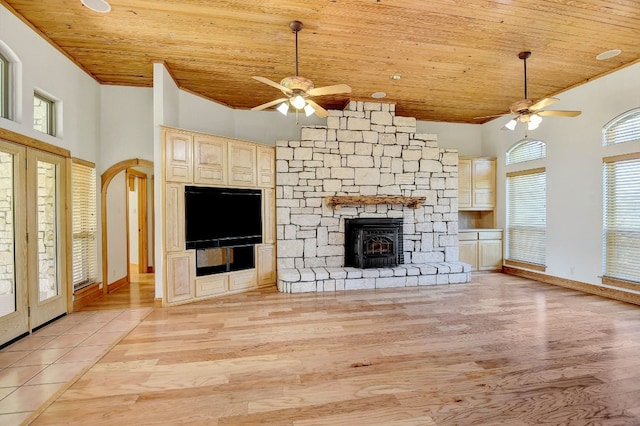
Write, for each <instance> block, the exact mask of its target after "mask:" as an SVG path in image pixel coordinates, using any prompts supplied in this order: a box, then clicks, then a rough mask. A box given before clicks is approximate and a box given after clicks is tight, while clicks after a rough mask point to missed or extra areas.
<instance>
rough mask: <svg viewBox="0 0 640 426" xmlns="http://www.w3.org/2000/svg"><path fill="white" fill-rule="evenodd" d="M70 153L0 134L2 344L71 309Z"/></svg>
mask: <svg viewBox="0 0 640 426" xmlns="http://www.w3.org/2000/svg"><path fill="white" fill-rule="evenodd" d="M65 181H66V164H65V158H64V157H61V156H58V155H54V154H50V153H47V152H44V151H40V150H37V149H34V148H28V147H24V146H20V145H17V144H13V143H9V142H5V141H1V140H0V194H1V195H0V345H1V344H4V343H7V342H10V341H11V340H13V339H15V338H17V337H20V336H22V335H25V334H27V333H30V332H31V331H32V330H33V329H35V328H37V327H38V326H40V325H42V324H45V323H47V322H48V321H50V320H52V319H55V318H57V317H59V316H61V315H64V314H65V313H66V312H67V274H66V270H67V268H66V249H65V246H66V245H65V241H66V216H65V209H64V207H65V200H66V185H65Z"/></svg>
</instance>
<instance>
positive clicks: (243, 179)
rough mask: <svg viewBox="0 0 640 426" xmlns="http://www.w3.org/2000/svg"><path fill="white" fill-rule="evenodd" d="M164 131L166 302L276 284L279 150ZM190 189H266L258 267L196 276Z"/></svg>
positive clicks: (181, 132) (185, 131) (242, 142)
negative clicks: (188, 235)
mask: <svg viewBox="0 0 640 426" xmlns="http://www.w3.org/2000/svg"><path fill="white" fill-rule="evenodd" d="M162 132H163V133H162V134H163V138H162V139H163V144H162V147H163V154H162V155H163V158H164V161H165V164H164V167H163V169H164V176H163V177H162V179H163V181H162V184H163V188H164V193H163V197H164V198H163V206H164V209H163V210H164V218H163V237H164V250H163V254H164V259H165V261H166V268H165V271H166V272H165V280H164V298H163V300H164V303H165V304H166V305H172V304H178V303H185V302H189V301H194V300H199V299H204V298H209V297H215V296H218V295H223V294H229V293H233V292H238V291H246V290H249V289H254V288H257V287H259V286H267V285H273V284H274V283H275V282H276V253H275V252H276V246H275V226H276V224H275V148H274V147H271V146H265V145H260V144H257V143H253V142H247V141H240V140H237V139H230V138H225V137H221V136H215V135H207V134H203V133H197V132H190V131H187V130H181V129H174V128H168V127H165V128H163V130H162ZM185 185H197V186H217V187H230V188H255V189H260V190H261V191H262V234H263V238H262V244H257V245H256V246H255V247H254V250H255V251H254V264H255V267H254V268H251V269H242V270H238V271H232V272H224V273H219V274H212V275H207V276H200V277H196V251H195V250H186V246H185V204H184V202H185V193H184V189H185ZM212 208H214V207H212Z"/></svg>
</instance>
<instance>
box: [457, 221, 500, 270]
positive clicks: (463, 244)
mask: <svg viewBox="0 0 640 426" xmlns="http://www.w3.org/2000/svg"><path fill="white" fill-rule="evenodd" d="M458 251H459V253H460V261H462V262H465V263H468V264H469V265H471V271H494V270H500V269H502V230H501V229H473V230H460V231H459V233H458Z"/></svg>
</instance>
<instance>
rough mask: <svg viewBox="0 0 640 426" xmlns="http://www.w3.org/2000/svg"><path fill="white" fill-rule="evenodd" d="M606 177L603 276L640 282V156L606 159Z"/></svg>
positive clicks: (604, 190) (604, 179) (604, 185)
mask: <svg viewBox="0 0 640 426" xmlns="http://www.w3.org/2000/svg"><path fill="white" fill-rule="evenodd" d="M621 158H622V159H621ZM602 176H603V197H604V200H603V233H602V240H603V241H602V244H603V248H604V250H603V251H604V256H603V267H602V268H603V275H604V276H605V277H610V278H616V279H620V280H625V281H633V282H638V283H640V154H638V155H634V156H622V157H613V158H609V159H605V160H604V164H603V173H602Z"/></svg>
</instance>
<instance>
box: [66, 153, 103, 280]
mask: <svg viewBox="0 0 640 426" xmlns="http://www.w3.org/2000/svg"><path fill="white" fill-rule="evenodd" d="M71 185H72V188H73V190H72V195H71V203H72V219H71V221H72V233H73V249H72V263H73V265H72V270H73V289H74V291H76V290H79V289H81V288H83V287H86V286H88V285H90V284H93V283H95V282H96V281H97V275H98V259H97V251H98V245H97V232H98V226H97V220H96V169H95V165H94V164H92V163H89V162H87V161H83V160H78V159H76V158H74V159H73V162H72V165H71Z"/></svg>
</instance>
